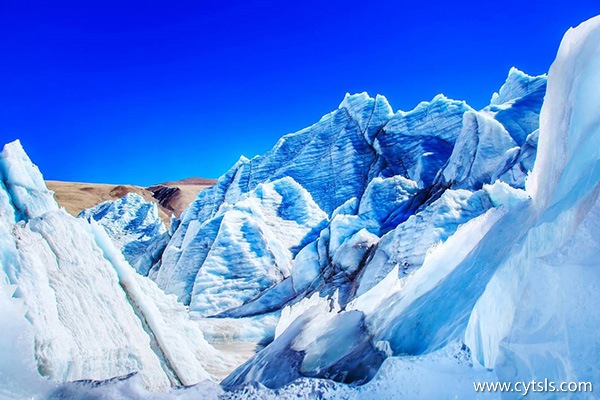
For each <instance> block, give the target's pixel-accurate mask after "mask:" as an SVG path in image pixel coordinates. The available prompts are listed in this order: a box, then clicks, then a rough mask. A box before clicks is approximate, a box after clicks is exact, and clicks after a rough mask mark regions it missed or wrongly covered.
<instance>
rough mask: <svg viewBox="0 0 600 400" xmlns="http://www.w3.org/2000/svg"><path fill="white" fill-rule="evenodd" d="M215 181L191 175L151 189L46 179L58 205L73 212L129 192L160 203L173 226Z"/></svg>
mask: <svg viewBox="0 0 600 400" xmlns="http://www.w3.org/2000/svg"><path fill="white" fill-rule="evenodd" d="M214 182H215V181H213V180H210V179H202V178H189V179H184V180H182V181H175V182H168V183H164V184H160V185H155V186H152V187H151V188H148V189H146V188H143V187H139V186H133V185H113V184H99V183H81V182H63V181H46V184H47V185H48V188H49V189H50V190H52V191H53V192H54V197H55V198H56V201H57V202H58V204H59V205H60V206H62V207H65V209H66V210H67V212H68V213H69V214H71V215H74V216H77V215H78V214H79V213H80V212H81V211H82V210H84V209H86V208H90V207H93V206H95V205H98V204H99V203H102V202H103V201H107V200H115V199H118V198H120V197H123V196H124V195H125V194H127V193H137V194H139V195H140V196H142V197H143V198H144V199H146V201H154V202H156V203H158V205H159V207H158V208H159V214H160V218H161V219H162V220H163V221H164V222H165V224H166V225H167V226H169V223H170V217H171V214H175V215H176V216H178V217H179V216H180V215H181V212H182V211H183V210H184V209H185V208H186V207H187V206H188V205H189V204H190V203H191V202H192V201H193V200H194V198H195V197H196V195H197V194H198V192H200V190H202V189H204V188H206V187H208V186H211V185H212V184H213V183H214ZM167 192H169V193H167Z"/></svg>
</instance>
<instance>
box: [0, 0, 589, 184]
mask: <svg viewBox="0 0 600 400" xmlns="http://www.w3.org/2000/svg"><path fill="white" fill-rule="evenodd" d="M596 14H600V2H598V1H597V0H595V1H577V0H572V1H565V0H561V1H555V0H546V1H537V0H536V1H527V0H520V1H513V0H503V1H483V0H479V1H447V0H446V1H440V2H435V1H428V2H419V1H410V2H408V1H407V2H404V1H378V0H369V1H365V0H362V1H354V0H347V1H340V2H325V1H303V2H294V3H292V2H288V1H273V2H268V1H239V2H238V1H214V2H210V3H209V2H203V1H195V2H182V1H160V2H158V1H157V2H152V1H140V2H125V1H122V2H114V3H113V2H110V1H96V2H83V1H76V2H75V1H74V2H65V1H60V0H59V1H48V2H40V1H18V0H17V1H9V0H0V141H1V142H3V143H4V142H7V141H11V140H14V139H16V138H20V139H21V141H22V142H23V145H24V146H25V149H26V151H27V152H28V153H29V154H30V156H31V158H32V159H33V160H34V162H36V163H37V164H38V165H39V166H40V168H41V169H42V172H43V173H44V175H45V177H46V178H47V179H61V180H72V181H87V182H113V183H134V184H140V185H149V184H152V183H157V182H162V181H167V180H174V179H179V178H184V177H189V176H202V177H217V176H218V175H220V174H221V173H223V172H224V171H225V170H226V169H227V168H228V167H229V166H230V165H231V164H233V163H234V162H235V161H236V160H237V159H238V157H239V155H240V154H244V155H246V156H253V155H255V154H259V153H263V152H265V151H267V150H268V149H269V148H270V147H271V146H272V145H273V144H274V143H275V142H276V141H277V139H278V138H279V137H280V136H281V135H283V134H285V133H289V132H293V131H296V130H299V129H301V128H303V127H305V126H308V125H310V124H312V123H314V122H316V121H317V120H318V119H319V118H320V117H321V115H323V114H325V113H327V112H329V111H331V110H333V109H335V108H336V107H337V106H338V104H339V103H340V101H341V100H342V98H343V96H344V94H345V93H346V92H351V93H354V92H360V91H368V92H369V93H370V94H372V95H374V94H376V93H381V94H384V95H386V96H387V98H388V99H389V100H390V102H391V104H392V106H393V107H394V109H395V110H398V109H404V110H408V109H411V108H413V107H414V106H415V105H416V104H417V103H418V102H419V101H421V100H429V99H431V98H432V97H433V96H434V95H435V94H437V93H440V92H443V93H444V94H446V95H447V96H449V97H453V98H457V99H465V100H467V102H468V103H469V104H471V105H472V106H474V107H476V108H480V107H483V106H485V105H486V104H487V102H488V100H489V98H490V96H491V94H492V93H493V92H494V91H496V90H497V89H498V88H499V87H500V85H501V84H502V82H503V81H504V79H505V77H506V74H507V72H508V70H509V68H510V67H511V66H512V65H515V66H517V67H518V68H520V69H522V70H524V71H526V72H528V73H530V74H540V73H544V72H546V71H547V69H548V67H549V66H550V64H551V62H552V60H553V58H554V56H555V54H556V50H557V48H558V45H559V43H560V39H561V38H562V36H563V34H564V32H565V31H566V29H568V28H569V27H570V26H573V25H577V24H579V23H580V22H582V21H583V20H585V19H588V18H589V17H591V16H593V15H596Z"/></svg>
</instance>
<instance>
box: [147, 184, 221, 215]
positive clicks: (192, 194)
mask: <svg viewBox="0 0 600 400" xmlns="http://www.w3.org/2000/svg"><path fill="white" fill-rule="evenodd" d="M215 182H216V181H215V180H212V179H203V178H188V179H183V180H181V181H175V182H167V183H162V184H160V185H154V186H150V187H149V188H148V190H149V191H151V192H152V193H153V195H154V198H156V200H158V202H159V204H160V205H161V206H162V207H163V208H165V209H166V210H169V211H170V212H172V213H173V214H175V215H176V216H177V217H179V216H181V212H182V211H183V210H185V208H186V207H187V206H188V205H190V203H191V202H192V201H194V199H195V198H196V196H197V195H198V193H199V192H200V191H201V190H202V189H204V188H207V187H209V186H212V185H214V184H215Z"/></svg>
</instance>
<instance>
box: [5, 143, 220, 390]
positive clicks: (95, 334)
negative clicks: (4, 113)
mask: <svg viewBox="0 0 600 400" xmlns="http://www.w3.org/2000/svg"><path fill="white" fill-rule="evenodd" d="M0 178H1V185H0V228H1V229H2V231H3V233H2V236H1V237H2V239H1V240H0V255H1V258H0V260H1V267H2V271H3V272H2V274H0V277H2V276H5V277H6V279H2V280H3V281H4V282H3V283H2V285H3V289H2V291H3V293H4V295H5V294H6V291H7V290H9V289H8V288H7V287H6V284H11V285H14V286H13V287H14V288H16V292H15V297H17V298H18V299H19V300H20V301H21V302H22V304H23V307H24V309H25V310H26V318H27V320H28V321H29V323H30V328H29V331H30V332H31V333H32V335H33V339H34V349H35V358H36V360H37V365H38V371H39V372H40V374H42V375H43V376H45V377H48V378H50V379H52V380H56V381H67V380H79V379H107V378H111V377H114V376H119V375H125V374H129V373H132V372H139V373H140V375H141V377H142V379H143V382H144V384H145V385H146V386H147V387H148V388H151V389H155V390H156V389H160V390H165V389H167V388H169V387H171V386H173V385H181V384H186V385H188V384H193V383H197V382H200V381H203V380H205V379H210V377H211V373H209V372H207V370H208V371H211V370H212V371H211V372H212V373H215V372H217V370H218V368H220V366H219V365H218V363H219V357H220V355H219V354H218V352H217V351H216V350H215V349H213V348H212V347H211V346H210V345H208V343H207V342H206V341H205V340H204V339H203V336H202V332H201V331H200V329H199V327H198V325H197V324H196V323H195V322H192V321H191V320H190V319H189V317H188V315H187V311H186V309H185V308H184V307H182V306H181V305H180V304H178V303H177V301H176V299H175V298H174V297H169V296H165V295H164V294H163V293H162V292H161V291H160V289H159V288H158V287H157V286H156V284H155V283H154V282H152V281H151V280H149V279H148V278H145V277H142V276H140V275H139V274H136V273H135V272H134V270H133V269H132V267H131V266H130V265H129V264H128V263H127V262H126V261H125V259H124V258H123V256H122V254H121V253H120V252H119V251H118V250H117V249H116V248H115V247H114V245H113V242H112V241H111V240H110V239H109V237H108V235H107V234H106V232H105V231H104V229H102V228H101V227H100V226H98V225H97V224H96V223H95V222H92V223H91V224H90V223H88V222H87V221H86V220H85V219H77V218H74V217H72V216H71V215H69V214H67V213H66V211H64V209H59V208H58V206H57V205H56V202H55V201H54V199H53V198H52V193H51V192H50V191H48V190H47V189H46V186H45V184H44V181H43V179H42V175H41V174H40V172H39V170H38V169H37V167H35V166H34V165H33V164H32V163H31V161H30V160H29V158H28V157H27V155H26V154H25V152H24V151H23V149H22V147H21V145H20V143H19V142H13V143H10V144H7V145H6V146H5V147H4V150H3V151H2V153H0ZM5 297H6V296H5ZM9 326H10V325H9ZM3 329H5V326H4V324H3ZM4 373H5V372H4V368H3V371H2V373H1V374H0V375H3V374H4Z"/></svg>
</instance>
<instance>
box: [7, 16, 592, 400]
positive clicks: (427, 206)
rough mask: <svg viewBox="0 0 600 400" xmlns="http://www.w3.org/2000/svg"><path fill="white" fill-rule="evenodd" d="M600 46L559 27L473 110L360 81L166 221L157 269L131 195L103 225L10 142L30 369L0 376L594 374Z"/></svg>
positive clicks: (416, 392)
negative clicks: (146, 262)
mask: <svg viewBox="0 0 600 400" xmlns="http://www.w3.org/2000/svg"><path fill="white" fill-rule="evenodd" d="M599 44H600V17H596V18H594V19H591V20H589V21H587V22H585V23H583V24H581V25H580V26H579V27H577V28H574V29H571V30H569V31H568V32H567V33H566V35H565V37H564V39H563V41H562V42H561V46H560V49H559V51H558V54H557V58H556V60H555V62H554V63H553V64H552V67H551V69H550V71H549V74H548V76H537V77H532V76H528V75H526V74H525V73H523V72H521V71H519V70H517V69H514V68H513V69H511V70H510V72H509V74H508V77H507V80H506V82H505V83H504V85H503V86H502V87H501V88H500V90H499V91H498V92H497V93H495V94H494V95H493V96H492V99H491V102H490V105H489V106H487V107H485V108H483V109H481V110H474V109H473V108H471V107H470V106H469V105H467V104H466V103H465V102H462V101H456V100H451V99H448V98H447V97H445V96H443V95H439V96H436V97H435V98H434V99H433V100H432V101H430V102H424V103H421V104H419V105H418V106H417V107H416V108H415V109H414V110H411V111H408V112H404V111H398V112H393V111H392V108H391V106H390V105H389V103H388V102H387V100H386V99H385V98H384V97H383V96H379V95H378V96H376V97H375V98H372V97H369V96H368V95H367V94H365V93H362V94H357V95H346V97H345V98H344V100H343V101H342V103H341V104H340V106H339V108H338V109H337V110H335V111H333V112H331V113H329V114H327V115H325V116H324V117H323V118H322V119H321V120H320V121H319V122H317V123H316V124H315V125H313V126H311V127H309V128H306V129H304V130H302V131H299V132H297V133H293V134H289V135H286V136H284V137H283V138H282V139H281V140H280V141H279V142H278V143H277V144H276V145H275V147H274V148H273V149H272V150H271V151H270V152H268V153H266V154H265V155H263V156H257V157H254V158H252V159H247V158H245V157H242V158H240V160H239V161H238V162H237V163H236V164H235V165H234V166H233V167H232V168H231V169H230V170H229V171H228V172H226V173H225V174H224V175H223V176H222V177H221V178H220V179H219V180H218V182H217V183H216V184H215V185H214V186H213V187H211V188H208V189H205V190H203V191H202V192H200V193H199V195H198V197H197V198H196V200H195V201H194V202H193V203H192V204H191V205H190V207H189V208H188V209H186V210H185V211H184V213H183V214H182V215H181V220H180V222H179V223H177V224H174V225H173V226H174V227H173V229H172V231H171V232H164V231H163V230H162V229H157V230H154V231H153V234H152V235H150V236H153V237H155V238H156V237H162V235H165V234H166V235H167V236H168V238H169V239H168V242H167V241H166V240H165V243H166V244H165V247H164V252H162V256H158V259H157V260H156V261H155V262H153V263H152V265H151V266H150V269H148V270H147V271H145V270H142V269H139V268H138V269H137V272H136V269H134V268H132V266H131V265H130V264H129V263H128V262H127V259H126V256H124V248H125V247H126V246H122V245H120V243H123V242H122V241H120V239H119V238H120V237H123V236H122V235H123V233H124V232H126V230H123V229H124V227H125V226H130V225H129V224H128V223H127V222H123V221H124V220H126V218H124V217H122V216H119V215H120V214H121V213H122V212H121V211H118V210H119V206H117V204H116V203H112V204H110V205H108V206H106V207H107V209H111V210H115V212H114V213H113V214H111V215H110V216H109V218H108V219H106V220H105V221H104V224H103V223H102V218H101V216H100V217H99V218H97V220H98V221H96V218H95V217H94V216H93V215H96V216H99V214H101V213H102V212H100V213H98V211H99V209H97V210H96V212H92V213H90V214H89V217H88V218H79V219H75V218H72V217H69V216H68V215H67V214H66V213H65V212H64V211H63V210H60V209H59V208H58V206H57V205H56V203H55V202H54V201H53V199H52V195H51V193H50V192H49V191H48V190H47V189H46V188H45V185H44V184H43V180H42V179H41V174H40V173H39V171H38V170H37V169H36V168H35V167H34V166H33V165H32V164H31V162H30V161H29V159H28V157H27V156H26V155H25V153H24V152H23V150H22V148H21V147H20V145H19V144H18V143H12V144H9V145H7V146H6V147H5V150H4V151H3V152H2V154H1V155H0V173H1V174H2V175H1V177H2V179H1V183H2V186H1V187H0V188H1V189H2V190H0V211H1V214H0V217H1V218H0V229H2V230H3V232H4V233H5V234H3V235H2V236H1V239H0V246H2V247H1V251H0V262H1V264H2V271H3V274H4V275H1V274H0V278H1V279H0V289H1V290H0V295H2V297H0V304H1V305H2V306H3V307H2V309H0V313H2V314H0V315H1V316H2V317H3V318H7V319H8V321H10V323H9V324H7V325H3V326H8V327H16V328H10V329H23V331H24V332H25V333H26V334H25V335H24V336H22V337H19V336H17V335H14V333H3V334H2V338H3V339H2V340H3V341H0V346H4V348H7V347H6V342H5V341H4V340H5V339H6V340H7V341H8V342H9V343H13V342H14V343H17V346H16V347H17V348H18V351H19V352H21V353H22V354H23V355H24V357H23V358H19V359H17V362H16V363H15V366H16V368H17V372H13V373H12V374H10V375H8V376H9V377H11V376H16V375H18V379H21V380H17V381H16V382H23V381H25V380H27V381H31V382H32V384H31V385H28V386H27V387H25V388H23V387H21V386H20V384H19V383H17V384H11V383H10V382H9V380H7V379H5V378H3V374H0V385H1V387H2V389H1V390H4V392H0V393H2V394H3V393H6V395H7V396H12V397H17V398H23V397H31V396H32V395H33V394H34V393H44V397H46V398H53V399H61V398H70V399H77V398H93V397H101V396H108V397H110V398H116V399H118V398H124V399H125V398H153V399H165V398H181V399H185V398H207V399H210V398H213V399H217V398H221V399H225V398H226V399H248V398H261V399H262V398H264V399H269V398H273V399H288V398H289V399H291V398H323V399H358V398H363V399H381V398H406V399H422V398H435V399H451V398H481V397H484V398H503V399H513V398H521V397H522V393H517V392H512V393H510V392H507V393H486V394H485V395H481V394H480V393H476V392H475V391H474V389H473V382H484V381H488V382H494V381H505V382H512V383H515V382H518V381H525V382H527V381H531V380H532V379H536V380H540V379H543V378H548V379H550V380H553V381H556V382H561V381H564V382H568V381H575V382H577V381H589V382H595V381H596V380H597V379H598V377H600V370H599V369H598V366H597V360H598V359H600V353H599V350H598V349H600V334H599V333H598V330H597V326H598V325H599V322H600V321H599V320H598V313H597V312H596V308H597V305H598V304H600V294H599V293H600V291H599V290H598V288H599V287H600V280H599V278H598V274H597V271H596V269H597V268H596V267H597V263H596V262H595V260H597V258H598V256H599V255H598V251H599V249H600V246H599V245H600V243H599V242H598V232H599V230H600V226H599V221H600V205H599V204H600V201H599V198H598V196H599V195H600V191H599V190H598V188H599V182H600V169H598V168H597V166H598V160H599V159H600V154H599V153H598V146H597V144H598V142H599V140H600V137H599V135H600V119H599V117H598V111H597V110H598V109H600V108H599V107H598V104H597V103H598V102H599V101H600V100H598V96H597V88H598V87H600V73H599V72H598V69H597V66H598V64H599V62H600V52H599V51H598V48H599ZM122 200H123V201H121V203H120V204H121V205H123V204H124V203H128V202H134V201H135V199H122ZM117 202H119V200H118V201H117ZM142 206H143V204H142V203H138V204H137V206H136V207H134V208H131V211H133V210H134V209H136V210H139V209H140V207H141V208H143V207H142ZM136 213H137V211H134V212H133V214H136ZM108 214H110V212H109V213H107V215H108ZM133 214H132V215H133ZM150 214H151V213H150ZM136 215H137V214H136ZM146 216H147V214H146ZM145 218H146V217H144V218H141V219H140V220H139V221H142V220H145ZM113 223H114V225H112V226H113V228H114V229H112V228H111V224H113ZM134 225H135V229H134V230H132V231H130V233H133V232H134V231H135V230H136V229H138V228H140V227H141V226H144V224H143V223H142V224H137V225H136V224H134ZM150 225H151V224H150ZM130 227H133V226H130ZM138 233H139V232H137V233H135V234H134V236H135V237H132V236H128V235H129V233H127V234H126V236H127V237H128V239H127V240H129V239H130V238H132V239H133V240H134V241H136V240H139V239H140V238H144V236H143V235H142V236H140V235H138ZM161 251H162V250H161ZM74 266H77V268H74ZM144 275H148V276H147V277H146V276H144ZM160 289H163V290H165V291H166V292H167V293H169V295H165V294H164V293H163V292H162V291H161V290H160ZM48 299H50V300H48ZM44 300H45V301H44ZM181 303H183V304H184V305H186V306H188V307H189V312H190V313H191V315H192V316H193V317H194V318H196V320H194V319H190V318H189V316H188V309H186V308H185V306H183V305H182V304H181ZM67 305H68V306H69V307H67V308H69V309H65V307H66V306H67ZM82 315H94V316H98V318H100V319H101V320H102V321H105V324H104V325H103V326H100V327H97V325H98V324H95V323H94V321H92V320H91V318H82ZM267 325H268V326H267ZM227 326H231V327H233V326H237V329H238V330H239V331H240V332H236V335H238V336H242V339H241V340H248V335H254V336H259V337H258V338H256V339H257V340H256V341H257V342H258V341H259V340H260V343H261V344H262V345H263V346H261V348H260V349H259V350H258V351H257V352H256V354H255V355H254V356H253V357H251V358H250V359H249V360H247V361H246V362H245V363H243V364H242V365H241V366H239V367H238V368H237V369H235V371H233V372H232V373H231V374H229V375H228V376H227V377H225V379H223V380H222V381H221V383H220V384H217V383H216V382H211V381H210V379H211V378H212V379H213V380H216V379H217V377H219V378H220V377H221V376H222V375H219V373H220V372H222V371H223V365H224V364H227V363H228V362H231V361H230V360H227V359H226V358H225V357H224V356H223V355H222V354H220V353H219V352H217V351H216V350H215V349H214V348H212V347H211V346H210V345H209V344H208V343H207V342H206V341H205V340H204V339H203V337H204V334H203V332H202V331H203V330H205V331H207V330H213V332H212V333H211V334H213V335H216V334H217V331H219V330H220V329H224V327H227ZM92 327H93V328H94V329H95V330H92ZM246 329H247V330H248V331H252V333H250V332H244V331H245V330H246ZM13 332H14V331H13ZM91 332H93V334H92V333H91ZM114 332H120V333H121V334H120V335H115V333H114ZM123 332H124V333H123ZM244 335H247V336H245V337H244ZM261 335H263V337H260V336H261ZM98 336H100V338H99V339H96V338H98ZM223 336H225V334H223ZM88 337H94V338H95V340H94V343H95V342H97V341H98V340H99V342H100V343H102V348H98V347H97V346H96V347H93V346H92V345H91V344H90V340H89V338H88ZM230 339H231V338H230ZM233 340H240V337H237V338H234V339H233ZM28 341H29V342H32V343H33V344H32V345H31V346H30V347H29V348H28V345H27V343H28ZM75 349H76V350H75ZM76 351H78V352H80V353H76ZM111 351H113V352H114V353H111ZM96 352H100V355H99V356H98V357H96V356H97V353H96ZM75 354H77V355H75ZM69 358H72V361H71V362H69ZM36 362H37V366H36V368H37V370H38V372H39V373H41V374H42V375H44V376H46V377H49V378H52V383H51V384H50V386H49V383H48V381H44V380H40V376H39V375H38V374H37V373H36V372H35V371H32V370H31V369H32V367H33V365H34V364H35V363H36ZM134 363H137V364H136V365H132V364H134ZM0 366H1V367H2V368H4V369H7V367H6V364H2V363H0ZM136 371H137V372H138V373H135V372H136ZM2 379H4V380H2ZM65 381H76V382H66V383H58V382H65ZM200 381H203V382H202V383H199V384H196V385H193V386H191V387H176V388H174V389H169V388H170V387H171V386H181V385H190V384H195V383H198V382H200ZM156 390H159V391H160V390H162V391H163V393H160V392H156ZM168 390H170V391H168ZM166 391H168V392H166ZM569 395H570V396H569ZM552 396H554V394H550V398H553V397H552ZM559 397H560V396H559ZM567 397H568V398H594V396H593V393H570V394H567Z"/></svg>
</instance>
